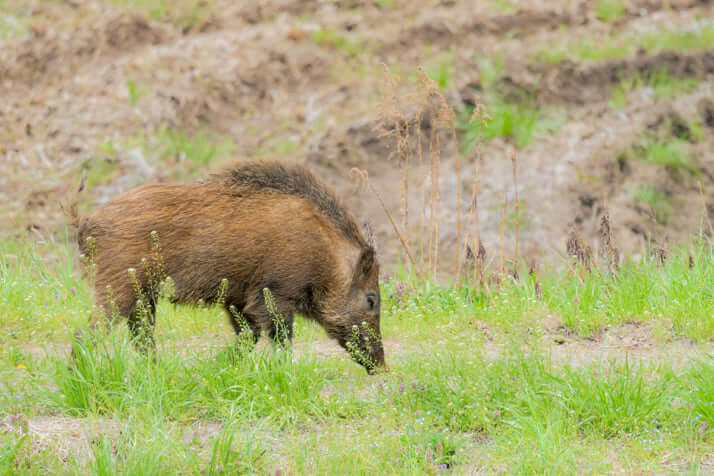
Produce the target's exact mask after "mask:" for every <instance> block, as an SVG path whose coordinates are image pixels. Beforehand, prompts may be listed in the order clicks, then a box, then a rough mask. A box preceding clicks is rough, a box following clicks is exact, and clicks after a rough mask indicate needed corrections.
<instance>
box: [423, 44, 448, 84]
mask: <svg viewBox="0 0 714 476" xmlns="http://www.w3.org/2000/svg"><path fill="white" fill-rule="evenodd" d="M453 69H454V52H453V51H452V52H451V53H450V54H449V55H448V56H447V57H446V58H444V59H442V60H441V61H439V62H438V63H437V64H436V65H434V66H432V67H429V68H426V74H427V75H428V76H429V77H430V78H431V79H433V80H434V81H435V82H436V84H438V85H439V88H440V89H448V88H449V86H450V85H451V80H452V77H453V74H454V73H453Z"/></svg>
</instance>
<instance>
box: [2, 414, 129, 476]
mask: <svg viewBox="0 0 714 476" xmlns="http://www.w3.org/2000/svg"><path fill="white" fill-rule="evenodd" d="M0 432H13V433H17V434H18V435H22V434H26V435H28V436H29V440H30V442H29V445H30V447H29V450H28V451H27V453H29V454H35V453H41V452H44V451H45V450H48V449H49V450H50V451H51V452H52V454H54V455H57V457H59V458H60V459H61V460H62V461H63V462H65V463H67V464H73V463H79V464H80V465H82V466H83V465H85V464H86V463H87V462H88V461H89V459H90V458H91V452H92V445H93V444H96V442H97V441H98V440H97V438H101V437H102V436H104V435H106V436H108V437H110V438H116V437H117V436H118V435H119V433H120V429H119V423H118V422H117V421H116V420H112V419H110V418H98V417H92V418H72V417H63V416H36V417H31V418H24V417H23V416H22V415H9V416H7V417H5V418H4V419H3V420H0Z"/></svg>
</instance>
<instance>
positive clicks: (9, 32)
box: [0, 1, 27, 40]
mask: <svg viewBox="0 0 714 476" xmlns="http://www.w3.org/2000/svg"><path fill="white" fill-rule="evenodd" d="M26 30H27V26H26V24H25V19H24V18H22V17H21V16H20V15H18V14H16V12H15V11H14V9H13V8H10V7H9V6H6V5H5V1H0V40H8V39H10V38H14V37H17V36H20V35H22V34H23V33H24V32H25V31H26Z"/></svg>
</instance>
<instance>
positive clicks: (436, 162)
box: [432, 132, 441, 276]
mask: <svg viewBox="0 0 714 476" xmlns="http://www.w3.org/2000/svg"><path fill="white" fill-rule="evenodd" d="M439 150H440V148H439V133H438V132H437V133H436V144H435V155H436V157H435V159H434V189H435V190H434V195H435V198H434V201H435V202H436V204H435V208H436V216H435V218H434V269H433V270H432V273H433V276H436V274H437V271H438V269H439V208H440V205H441V195H440V192H439V162H440V159H441V154H440V153H439Z"/></svg>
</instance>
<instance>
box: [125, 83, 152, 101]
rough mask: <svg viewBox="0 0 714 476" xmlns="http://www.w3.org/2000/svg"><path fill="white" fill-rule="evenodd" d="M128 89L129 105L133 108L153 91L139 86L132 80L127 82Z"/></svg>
mask: <svg viewBox="0 0 714 476" xmlns="http://www.w3.org/2000/svg"><path fill="white" fill-rule="evenodd" d="M126 88H127V92H128V94H129V104H131V107H134V106H136V104H137V103H138V102H139V99H141V97H142V96H145V95H146V94H148V93H149V92H150V91H151V89H149V88H147V87H142V86H139V85H137V84H136V82H135V81H133V80H131V79H130V80H127V82H126Z"/></svg>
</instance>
